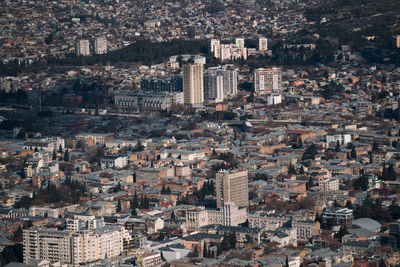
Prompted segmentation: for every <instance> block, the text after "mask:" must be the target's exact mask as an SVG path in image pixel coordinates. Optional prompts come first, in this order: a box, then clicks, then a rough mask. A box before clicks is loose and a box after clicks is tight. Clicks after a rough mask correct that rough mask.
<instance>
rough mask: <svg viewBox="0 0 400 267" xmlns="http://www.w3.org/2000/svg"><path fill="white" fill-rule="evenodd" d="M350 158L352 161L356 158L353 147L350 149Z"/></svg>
mask: <svg viewBox="0 0 400 267" xmlns="http://www.w3.org/2000/svg"><path fill="white" fill-rule="evenodd" d="M350 157H351V158H352V159H356V158H357V152H356V149H355V148H354V147H353V148H351V152H350Z"/></svg>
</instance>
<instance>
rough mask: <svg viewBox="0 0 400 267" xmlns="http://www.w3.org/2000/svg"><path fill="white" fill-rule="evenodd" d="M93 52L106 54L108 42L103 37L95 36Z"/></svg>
mask: <svg viewBox="0 0 400 267" xmlns="http://www.w3.org/2000/svg"><path fill="white" fill-rule="evenodd" d="M93 49H94V51H93V52H94V53H95V54H96V55H99V54H100V55H101V54H107V51H108V50H107V49H108V42H107V39H106V38H105V37H97V38H96V39H94V45H93Z"/></svg>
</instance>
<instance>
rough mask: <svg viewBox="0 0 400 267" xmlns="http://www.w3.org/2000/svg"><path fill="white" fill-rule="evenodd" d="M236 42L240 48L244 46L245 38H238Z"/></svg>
mask: <svg viewBox="0 0 400 267" xmlns="http://www.w3.org/2000/svg"><path fill="white" fill-rule="evenodd" d="M235 44H236V45H237V46H238V47H240V48H244V38H236V39H235Z"/></svg>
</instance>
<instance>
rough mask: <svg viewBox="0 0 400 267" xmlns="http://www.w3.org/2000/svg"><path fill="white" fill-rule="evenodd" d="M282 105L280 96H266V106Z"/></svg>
mask: <svg viewBox="0 0 400 267" xmlns="http://www.w3.org/2000/svg"><path fill="white" fill-rule="evenodd" d="M281 103H282V96H281V95H280V94H270V95H268V96H267V104H268V105H270V106H272V105H278V104H281Z"/></svg>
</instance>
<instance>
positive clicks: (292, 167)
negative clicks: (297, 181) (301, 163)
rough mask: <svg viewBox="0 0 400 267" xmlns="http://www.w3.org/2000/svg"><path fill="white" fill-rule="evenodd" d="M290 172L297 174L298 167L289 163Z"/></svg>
mask: <svg viewBox="0 0 400 267" xmlns="http://www.w3.org/2000/svg"><path fill="white" fill-rule="evenodd" d="M288 174H297V171H296V168H295V167H294V166H293V165H292V164H290V165H289V170H288Z"/></svg>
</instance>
